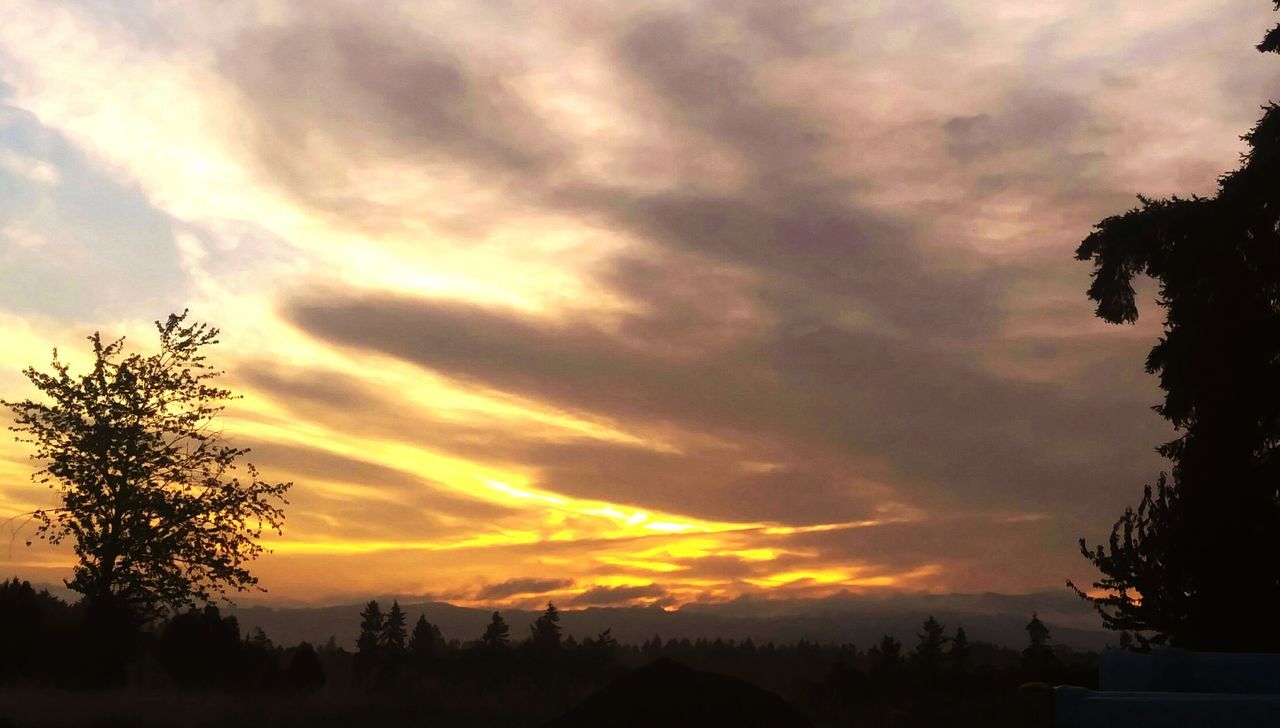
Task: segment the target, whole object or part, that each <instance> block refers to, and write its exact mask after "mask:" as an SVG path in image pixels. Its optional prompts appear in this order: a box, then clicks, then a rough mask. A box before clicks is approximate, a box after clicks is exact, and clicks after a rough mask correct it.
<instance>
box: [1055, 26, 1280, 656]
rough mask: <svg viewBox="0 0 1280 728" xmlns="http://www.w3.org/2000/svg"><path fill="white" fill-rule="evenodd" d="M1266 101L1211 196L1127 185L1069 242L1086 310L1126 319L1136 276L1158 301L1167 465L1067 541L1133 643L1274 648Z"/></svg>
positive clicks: (1279, 253)
mask: <svg viewBox="0 0 1280 728" xmlns="http://www.w3.org/2000/svg"><path fill="white" fill-rule="evenodd" d="M1277 8H1280V5H1277ZM1278 39H1280V28H1278V29H1277V30H1273V31H1272V32H1271V33H1270V34H1268V36H1267V38H1266V39H1265V40H1264V41H1263V43H1262V44H1260V45H1259V49H1260V50H1265V51H1277V50H1280V41H1278ZM1264 109H1265V113H1264V115H1263V117H1262V120H1261V121H1259V122H1258V124H1257V125H1256V126H1255V127H1254V129H1253V130H1252V131H1251V132H1250V133H1249V134H1247V135H1245V136H1244V137H1243V139H1244V140H1245V141H1246V142H1247V144H1248V151H1247V152H1246V153H1245V154H1244V155H1243V158H1242V164H1241V166H1240V167H1239V168H1238V169H1237V170H1235V171H1233V172H1231V173H1229V174H1226V175H1224V176H1223V177H1222V178H1221V179H1220V180H1219V189H1218V193H1217V194H1216V195H1215V196H1214V197H1212V198H1202V197H1192V198H1189V199H1184V198H1179V197H1173V198H1170V199H1165V200H1154V199H1148V198H1140V199H1141V205H1140V206H1139V207H1138V208H1136V209H1134V210H1131V211H1129V212H1128V213H1125V214H1123V215H1119V216H1116V217H1111V218H1107V219H1105V220H1103V221H1102V222H1100V223H1099V224H1098V225H1097V227H1096V229H1095V230H1094V232H1093V233H1092V234H1090V235H1089V236H1088V237H1087V238H1086V239H1085V240H1084V242H1083V243H1081V245H1080V247H1079V249H1078V250H1077V257H1078V258H1079V259H1080V260H1084V261H1091V262H1092V263H1093V265H1094V271H1093V282H1092V285H1091V286H1090V288H1089V297H1090V298H1092V299H1093V300H1094V301H1096V302H1097V313H1098V316H1100V317H1101V318H1103V319H1105V320H1107V321H1109V322H1112V323H1131V322H1133V321H1135V320H1136V319H1137V317H1138V309H1137V304H1136V294H1135V291H1134V286H1133V282H1134V278H1135V277H1137V276H1141V275H1146V276H1150V277H1151V278H1153V279H1154V280H1155V281H1156V282H1157V283H1158V284H1159V291H1160V293H1159V303H1160V305H1161V306H1162V307H1163V308H1164V309H1165V316H1166V318H1165V325H1164V334H1163V336H1162V337H1161V339H1160V341H1159V342H1158V343H1157V344H1156V345H1155V347H1154V348H1152V350H1151V352H1150V355H1149V356H1148V358H1147V362H1146V366H1147V371H1148V372H1150V373H1152V374H1155V375H1157V376H1158V377H1159V384H1160V387H1161V389H1162V390H1163V391H1164V401H1163V402H1162V403H1161V404H1160V405H1158V406H1157V407H1155V410H1156V411H1157V412H1158V413H1159V414H1160V415H1162V416H1163V417H1164V418H1166V419H1167V420H1168V421H1169V422H1170V423H1171V424H1172V425H1173V426H1174V428H1175V429H1176V432H1177V434H1178V437H1177V438H1176V439H1174V440H1172V441H1170V442H1167V443H1165V444H1164V445H1162V446H1160V447H1159V448H1158V450H1159V452H1160V453H1161V454H1162V455H1164V456H1165V457H1167V458H1168V459H1169V460H1170V462H1171V464H1172V468H1171V471H1170V473H1169V474H1167V475H1165V474H1162V475H1161V476H1160V478H1159V479H1158V480H1157V481H1156V483H1155V485H1154V487H1152V486H1148V487H1147V488H1146V489H1145V492H1144V495H1143V498H1142V501H1141V503H1140V504H1139V506H1138V507H1137V509H1132V508H1131V509H1128V510H1126V511H1125V512H1124V514H1123V515H1122V516H1121V517H1120V519H1119V521H1118V522H1117V523H1116V524H1115V526H1114V527H1113V529H1112V532H1111V536H1110V539H1109V540H1108V542H1107V543H1106V544H1105V545H1097V546H1096V547H1094V548H1090V547H1089V546H1088V545H1087V543H1086V541H1085V540H1084V539H1081V542H1080V546H1081V550H1082V552H1083V553H1084V556H1085V557H1086V558H1087V559H1088V560H1089V561H1090V562H1091V563H1092V564H1093V565H1094V566H1095V567H1096V568H1097V569H1098V571H1099V572H1100V573H1101V577H1100V578H1099V579H1098V580H1097V581H1096V582H1094V584H1093V587H1094V589H1093V590H1092V591H1091V592H1090V593H1088V594H1086V593H1085V592H1084V591H1083V590H1080V589H1078V588H1077V589H1076V591H1077V592H1078V593H1079V594H1080V595H1081V596H1082V597H1083V598H1085V599H1088V600H1089V601H1091V602H1092V603H1093V605H1094V606H1095V608H1096V609H1097V610H1098V612H1099V613H1100V614H1101V616H1102V620H1103V624H1104V625H1105V626H1106V627H1108V628H1110V629H1114V630H1118V631H1120V632H1122V633H1125V634H1128V635H1130V638H1126V639H1128V640H1129V642H1130V643H1131V644H1134V645H1135V646H1136V647H1138V648H1146V647H1148V646H1149V645H1151V644H1160V643H1166V642H1169V643H1173V644H1178V645H1181V646H1185V647H1191V648H1199V649H1229V650H1267V649H1280V624H1277V623H1276V622H1275V620H1274V619H1272V617H1271V615H1274V614H1275V613H1276V611H1277V610H1280V560H1278V559H1277V558H1276V557H1277V556H1280V498H1278V496H1280V491H1278V490H1277V486H1278V485H1280V458H1277V457H1276V447H1277V445H1278V444H1280V185H1277V184H1276V180H1277V179H1280V107H1277V106H1276V105H1275V104H1269V105H1268V106H1266V107H1264ZM1071 586H1072V588H1076V587H1075V586H1074V585H1071Z"/></svg>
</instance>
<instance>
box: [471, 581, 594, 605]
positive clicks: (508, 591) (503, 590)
mask: <svg viewBox="0 0 1280 728" xmlns="http://www.w3.org/2000/svg"><path fill="white" fill-rule="evenodd" d="M571 586H573V580H572V579H535V578H521V579H508V580H506V581H504V582H502V583H499V584H489V585H487V586H485V587H483V588H481V589H480V590H479V591H477V592H476V595H475V598H476V599H492V600H499V599H506V598H508V597H513V596H521V595H527V594H545V593H547V592H553V591H557V590H559V589H566V588H568V587H571Z"/></svg>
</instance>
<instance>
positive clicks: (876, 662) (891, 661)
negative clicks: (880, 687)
mask: <svg viewBox="0 0 1280 728" xmlns="http://www.w3.org/2000/svg"><path fill="white" fill-rule="evenodd" d="M867 661H868V662H869V663H870V664H871V670H872V672H875V673H879V674H885V673H891V672H895V671H896V670H897V669H898V667H899V665H900V664H901V662H902V643H901V642H899V641H897V640H895V639H894V638H892V637H890V636H889V635H885V636H883V637H881V638H880V643H879V644H877V645H874V646H872V647H871V649H869V650H867Z"/></svg>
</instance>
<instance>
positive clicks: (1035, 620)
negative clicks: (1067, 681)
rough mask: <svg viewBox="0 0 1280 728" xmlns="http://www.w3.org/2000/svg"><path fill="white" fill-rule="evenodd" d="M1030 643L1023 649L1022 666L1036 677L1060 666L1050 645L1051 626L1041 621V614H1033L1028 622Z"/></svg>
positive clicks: (1042, 675)
mask: <svg viewBox="0 0 1280 728" xmlns="http://www.w3.org/2000/svg"><path fill="white" fill-rule="evenodd" d="M1027 637H1028V640H1029V644H1028V645H1027V648H1026V649H1025V650H1023V651H1022V667H1023V669H1024V670H1026V671H1027V672H1029V673H1031V674H1032V675H1034V676H1036V677H1044V676H1046V675H1047V674H1049V673H1051V672H1053V671H1054V670H1055V669H1056V668H1057V667H1058V658H1057V655H1055V654H1054V653H1053V648H1052V647H1050V646H1049V628H1048V627H1047V626H1045V623H1044V622H1041V621H1040V615H1038V614H1036V613H1034V612H1033V613H1032V614H1031V621H1030V622H1028V623H1027Z"/></svg>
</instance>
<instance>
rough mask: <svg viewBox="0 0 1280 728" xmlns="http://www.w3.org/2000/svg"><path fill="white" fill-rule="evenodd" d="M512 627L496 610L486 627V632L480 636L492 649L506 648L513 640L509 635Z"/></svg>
mask: <svg viewBox="0 0 1280 728" xmlns="http://www.w3.org/2000/svg"><path fill="white" fill-rule="evenodd" d="M510 632H511V628H510V627H509V626H508V625H507V621H506V620H505V619H503V618H502V615H501V614H499V613H497V612H494V613H493V618H492V619H490V620H489V624H488V625H487V626H485V628H484V634H483V635H482V636H481V637H480V642H481V643H482V644H484V646H485V647H488V648H490V649H495V650H497V649H505V648H506V647H507V646H508V645H510V643H511V640H510V638H509V637H508V635H509V634H510Z"/></svg>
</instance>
